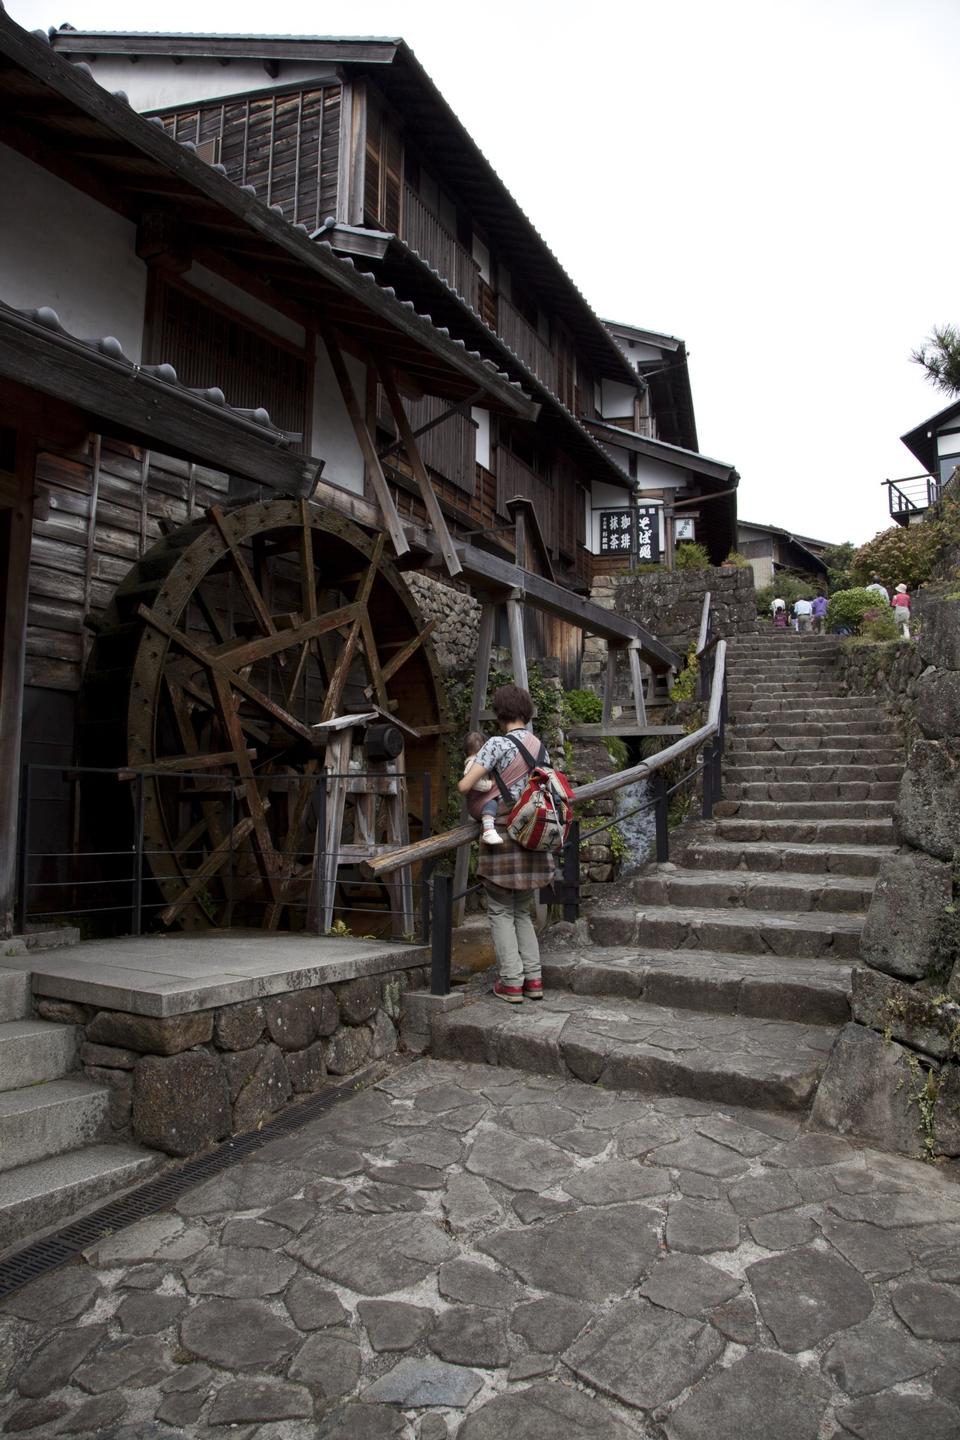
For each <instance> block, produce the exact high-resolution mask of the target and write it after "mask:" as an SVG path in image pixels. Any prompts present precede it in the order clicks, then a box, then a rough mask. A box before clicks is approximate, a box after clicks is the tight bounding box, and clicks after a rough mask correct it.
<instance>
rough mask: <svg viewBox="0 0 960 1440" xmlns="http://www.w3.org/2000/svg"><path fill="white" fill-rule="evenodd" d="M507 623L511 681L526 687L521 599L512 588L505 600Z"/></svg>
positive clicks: (522, 687)
mask: <svg viewBox="0 0 960 1440" xmlns="http://www.w3.org/2000/svg"><path fill="white" fill-rule="evenodd" d="M506 603H507V624H508V626H509V627H510V658H511V660H512V661H513V683H514V685H519V686H520V688H521V690H526V688H527V646H526V641H525V640H524V637H523V601H522V598H521V592H520V591H519V590H514V591H512V592H511V595H510V598H509V599H508V600H507V602H506Z"/></svg>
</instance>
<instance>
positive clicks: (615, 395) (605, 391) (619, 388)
mask: <svg viewBox="0 0 960 1440" xmlns="http://www.w3.org/2000/svg"><path fill="white" fill-rule="evenodd" d="M636 398H637V392H636V390H635V389H634V387H633V386H632V385H622V384H621V383H620V381H619V380H603V381H602V382H601V407H600V413H601V415H602V416H603V418H604V419H605V420H623V419H624V418H630V417H631V416H632V415H633V405H634V401H635V400H636Z"/></svg>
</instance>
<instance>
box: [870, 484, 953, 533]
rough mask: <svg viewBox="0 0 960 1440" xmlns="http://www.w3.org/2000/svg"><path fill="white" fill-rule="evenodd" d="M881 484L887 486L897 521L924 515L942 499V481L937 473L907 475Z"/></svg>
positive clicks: (891, 510) (892, 512)
mask: <svg viewBox="0 0 960 1440" xmlns="http://www.w3.org/2000/svg"><path fill="white" fill-rule="evenodd" d="M881 484H883V485H885V486H886V487H887V504H888V506H889V508H890V514H891V516H892V517H893V519H894V520H897V521H904V520H906V521H907V523H909V520H910V516H911V515H918V516H919V515H922V514H923V512H924V511H925V510H929V509H930V506H931V505H933V504H935V503H936V501H937V500H939V499H940V481H939V480H938V479H937V477H936V476H935V475H905V476H904V477H903V478H902V479H900V480H883V481H881Z"/></svg>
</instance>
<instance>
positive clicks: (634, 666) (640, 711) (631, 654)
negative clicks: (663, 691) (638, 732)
mask: <svg viewBox="0 0 960 1440" xmlns="http://www.w3.org/2000/svg"><path fill="white" fill-rule="evenodd" d="M627 659H628V660H629V662H630V686H631V689H632V690H633V703H634V707H635V709H636V715H637V724H638V725H646V723H647V707H646V703H645V700H644V694H643V672H642V671H641V669H640V647H639V645H635V644H634V643H633V642H632V641H631V643H630V644H629V645H628V646H627Z"/></svg>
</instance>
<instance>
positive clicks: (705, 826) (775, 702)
mask: <svg viewBox="0 0 960 1440" xmlns="http://www.w3.org/2000/svg"><path fill="white" fill-rule="evenodd" d="M838 645H839V642H838V641H837V640H836V639H835V638H833V637H830V636H818V635H794V634H792V633H790V632H787V633H784V632H782V631H781V632H773V633H769V634H763V635H759V636H745V637H738V638H736V639H734V640H732V641H731V642H729V646H728V697H729V712H730V725H729V727H728V730H727V739H728V743H727V753H726V756H725V766H724V784H723V798H722V801H721V802H720V803H718V804H717V805H716V807H715V812H714V813H715V817H716V818H715V819H714V820H713V821H711V822H698V823H697V824H695V825H692V826H690V827H689V829H688V830H687V831H686V833H684V834H682V835H680V836H677V837H675V838H674V847H673V852H672V854H673V861H672V863H669V864H666V865H656V864H652V865H647V866H646V867H645V868H644V869H643V870H642V871H641V872H640V873H638V874H637V875H635V876H633V877H630V878H628V879H627V880H625V881H624V882H622V883H621V884H619V885H618V886H616V887H611V889H612V890H613V891H614V897H612V898H611V900H610V901H607V900H604V901H603V902H602V903H600V904H599V905H598V906H597V908H595V909H593V910H591V911H589V912H587V913H586V914H585V915H584V916H583V917H582V918H581V920H580V922H579V923H578V925H577V926H576V927H572V933H571V927H555V928H554V930H553V932H552V935H553V937H554V938H553V943H552V947H551V932H548V933H547V936H546V945H545V948H544V954H543V970H544V983H545V987H546V998H545V1001H544V1003H543V1004H542V1005H541V1006H540V1007H539V1008H536V1007H534V1006H531V1005H524V1006H522V1007H520V1006H518V1007H516V1011H517V1012H519V1013H513V1012H511V1013H508V1014H506V1015H505V1014H504V1013H503V1011H504V1007H503V1006H502V1005H499V1004H497V1002H496V1001H494V1000H492V999H482V1000H479V1001H478V1002H477V1003H474V1004H467V1005H466V1006H464V1008H462V1009H460V1010H455V1011H452V1012H450V1013H448V1014H447V1015H445V1016H444V1017H442V1018H441V1019H439V1020H438V1021H437V1022H436V1023H435V1027H434V1032H433V1053H434V1054H435V1055H437V1056H440V1057H444V1058H458V1059H464V1060H474V1061H486V1062H488V1063H491V1064H504V1065H513V1066H519V1067H521V1068H525V1069H527V1070H531V1071H538V1072H546V1073H559V1074H572V1075H574V1076H576V1077H577V1078H579V1079H581V1080H584V1081H589V1082H591V1083H599V1084H602V1085H604V1086H609V1087H612V1088H627V1089H629V1088H633V1089H636V1090H638V1091H641V1092H645V1093H657V1094H675V1095H683V1096H690V1097H693V1098H696V1099H702V1100H710V1101H720V1102H726V1103H730V1104H738V1105H746V1106H753V1107H756V1108H760V1109H781V1108H782V1109H791V1110H805V1109H807V1107H808V1106H809V1105H810V1103H811V1101H812V1098H813V1095H814V1093H815V1091H816V1087H817V1084H818V1082H819V1079H820V1076H821V1074H822V1072H823V1068H824V1066H825V1064H826V1061H827V1058H828V1056H829V1053H830V1050H831V1047H832V1045H833V1042H834V1040H835V1038H836V1035H837V1033H838V1030H839V1027H840V1026H842V1025H843V1024H844V1023H845V1021H846V1020H848V1019H849V1014H850V1004H849V995H850V977H851V971H852V967H853V963H854V962H855V961H856V959H857V956H858V951H859V943H860V933H861V930H862V928H863V925H864V921H865V918H866V911H867V907H868V905H869V903H870V896H871V894H872V891H873V887H874V885H875V883H876V876H877V871H878V870H879V867H880V863H881V861H882V859H883V858H884V856H885V855H887V854H889V853H890V851H891V849H892V848H893V846H894V836H893V820H892V817H893V806H894V800H895V797H896V794H897V788H898V783H899V779H900V775H901V772H902V768H903V754H902V745H901V742H900V740H899V737H898V735H897V733H896V731H895V728H894V726H893V723H892V721H891V720H890V719H889V718H888V717H887V716H886V715H885V714H884V713H883V711H882V710H881V709H880V707H879V706H878V704H877V702H876V700H874V699H873V698H870V697H862V696H851V695H846V694H844V693H843V686H842V683H841V680H840V676H839V673H838V666H837V659H838ZM561 936H562V939H561Z"/></svg>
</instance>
